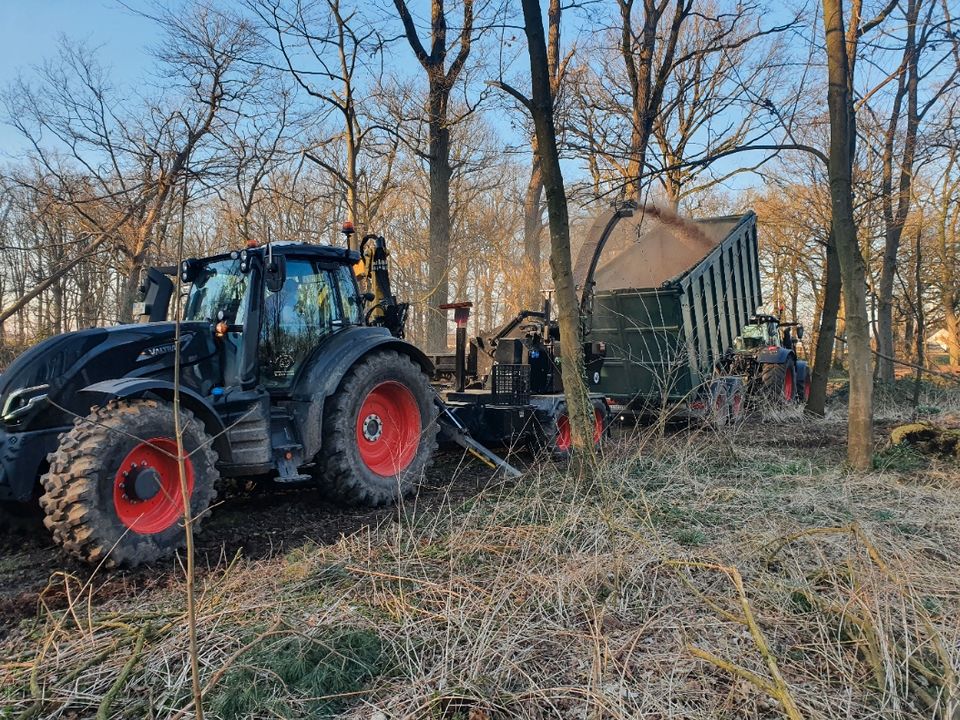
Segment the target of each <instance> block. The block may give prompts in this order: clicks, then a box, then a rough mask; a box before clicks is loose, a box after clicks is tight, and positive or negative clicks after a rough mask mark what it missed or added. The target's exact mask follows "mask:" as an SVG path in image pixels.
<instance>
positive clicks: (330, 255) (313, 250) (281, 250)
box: [248, 240, 360, 265]
mask: <svg viewBox="0 0 960 720" xmlns="http://www.w3.org/2000/svg"><path fill="white" fill-rule="evenodd" d="M268 247H272V248H273V251H274V252H275V253H278V254H280V255H308V256H310V257H315V258H318V259H320V260H328V261H333V262H341V263H348V264H351V265H352V264H353V263H356V262H358V261H359V260H360V253H358V252H357V251H356V250H349V249H348V248H345V247H337V246H335V245H316V244H314V243H305V242H296V241H293V240H276V241H274V242H272V243H269V245H258V246H257V247H256V248H248V250H260V251H261V252H263V253H266V252H267V248H268Z"/></svg>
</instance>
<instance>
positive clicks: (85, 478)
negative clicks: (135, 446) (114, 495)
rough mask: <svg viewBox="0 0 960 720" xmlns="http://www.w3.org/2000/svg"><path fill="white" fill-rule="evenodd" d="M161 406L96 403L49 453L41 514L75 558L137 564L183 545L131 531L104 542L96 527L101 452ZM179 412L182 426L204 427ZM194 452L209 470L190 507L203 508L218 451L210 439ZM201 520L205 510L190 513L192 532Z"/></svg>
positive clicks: (210, 496) (196, 486)
mask: <svg viewBox="0 0 960 720" xmlns="http://www.w3.org/2000/svg"><path fill="white" fill-rule="evenodd" d="M160 407H161V403H160V402H158V401H156V400H146V399H138V400H112V401H110V402H108V403H107V404H106V405H104V406H103V407H96V406H95V407H93V408H91V411H90V414H89V415H87V416H86V417H85V418H77V419H76V421H75V422H74V426H73V428H71V429H70V430H68V431H67V432H65V433H63V434H62V435H61V436H60V445H59V447H58V448H57V450H55V451H54V452H53V453H51V454H50V455H49V456H48V461H49V463H50V469H49V470H48V472H47V473H46V474H44V475H43V476H42V477H41V479H40V482H41V485H42V486H43V489H44V491H45V492H44V494H43V495H41V497H40V506H41V507H42V508H43V511H44V513H45V517H44V520H43V523H44V525H46V527H47V529H48V530H49V531H50V533H51V534H52V536H53V539H54V541H55V542H56V543H57V544H58V545H60V546H61V547H62V548H63V549H64V550H65V551H66V552H67V553H69V554H70V555H72V556H73V557H75V558H78V559H79V560H82V561H85V562H91V563H96V562H100V561H101V560H104V559H105V558H106V563H105V564H106V565H107V566H108V567H112V566H117V565H127V566H136V565H139V564H141V563H149V562H153V561H155V560H158V559H159V558H160V557H162V556H164V555H167V554H169V553H171V552H173V551H174V550H176V549H177V548H178V547H182V544H183V542H181V543H180V544H179V545H176V546H175V547H169V546H168V547H159V546H158V545H157V543H155V542H152V541H151V538H150V537H149V536H143V537H142V539H141V538H140V536H136V537H130V536H132V535H133V533H130V534H128V536H127V538H126V540H128V541H126V542H123V543H116V545H114V544H113V543H111V544H109V545H108V544H107V542H105V537H104V533H103V532H102V531H101V530H102V529H101V528H100V527H98V526H100V525H102V524H103V523H102V520H103V519H102V518H101V517H100V514H101V511H100V510H99V509H98V508H97V507H96V505H97V501H96V488H97V484H98V481H99V478H98V474H99V473H100V472H103V470H104V468H103V463H102V462H101V461H100V455H101V453H102V452H104V448H106V447H108V446H109V444H110V443H111V441H113V440H115V438H116V436H117V434H118V433H120V434H125V433H128V432H129V429H128V427H129V424H130V421H131V420H133V418H134V417H136V416H140V415H142V414H143V413H148V414H149V413H157V410H159V409H160ZM180 412H181V417H182V424H183V427H184V428H187V427H188V426H189V425H190V424H194V425H197V426H199V427H200V431H201V432H202V431H203V429H202V425H200V422H199V421H198V420H197V419H196V418H195V417H194V415H193V413H191V412H190V411H189V410H187V409H185V408H183V409H181V411H180ZM204 435H205V433H204ZM198 452H199V453H202V454H203V461H204V462H205V463H206V464H207V466H208V467H209V468H213V470H212V474H211V475H209V482H195V484H194V494H193V498H192V499H191V508H195V507H199V508H201V509H203V510H205V509H206V508H208V507H209V506H210V504H211V503H212V502H213V500H214V497H215V496H216V484H217V480H218V479H219V473H217V471H216V469H215V468H216V463H217V453H216V451H215V450H214V449H213V447H212V444H211V443H205V444H204V445H203V447H202V449H200V450H199V451H198ZM195 464H196V463H195ZM204 514H205V513H204ZM202 519H203V514H195V515H194V519H193V528H194V531H195V532H196V531H197V530H198V529H199V525H200V523H201V521H202ZM108 556H109V557H108Z"/></svg>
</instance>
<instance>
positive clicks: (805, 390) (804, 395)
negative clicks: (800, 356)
mask: <svg viewBox="0 0 960 720" xmlns="http://www.w3.org/2000/svg"><path fill="white" fill-rule="evenodd" d="M796 373H797V397H796V402H797V404H798V405H806V404H807V402H809V400H810V381H811V379H812V373H811V372H810V366H809V365H807V363H805V362H803V361H801V362H798V363H797V369H796Z"/></svg>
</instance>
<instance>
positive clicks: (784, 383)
mask: <svg viewBox="0 0 960 720" xmlns="http://www.w3.org/2000/svg"><path fill="white" fill-rule="evenodd" d="M760 380H761V382H762V384H763V389H764V394H765V395H766V396H767V399H768V400H769V401H770V402H772V403H773V404H780V405H790V404H791V403H793V402H794V397H795V395H796V392H797V374H796V370H795V368H794V361H793V358H790V357H788V358H787V359H786V362H783V363H777V364H772V363H771V364H769V365H764V366H763V370H762V371H761V375H760Z"/></svg>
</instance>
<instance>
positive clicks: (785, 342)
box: [733, 315, 803, 353]
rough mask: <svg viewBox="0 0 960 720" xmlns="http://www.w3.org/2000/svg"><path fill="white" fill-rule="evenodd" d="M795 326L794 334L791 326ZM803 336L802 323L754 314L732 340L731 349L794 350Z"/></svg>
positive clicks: (740, 351) (739, 350) (741, 351)
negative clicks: (785, 321) (750, 320)
mask: <svg viewBox="0 0 960 720" xmlns="http://www.w3.org/2000/svg"><path fill="white" fill-rule="evenodd" d="M794 327H795V328H796V336H794V335H793V333H792V331H791V328H794ZM802 338H803V325H801V324H799V323H795V322H790V323H784V322H781V321H780V319H779V318H778V317H776V316H774V315H754V316H753V318H752V322H751V323H749V324H748V325H744V326H743V328H742V329H741V330H740V335H739V336H737V338H736V339H735V340H734V343H733V349H734V352H737V353H754V352H756V351H758V350H762V349H767V350H776V349H777V348H785V349H786V350H795V349H796V344H797V342H798V341H799V340H801V339H802Z"/></svg>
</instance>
